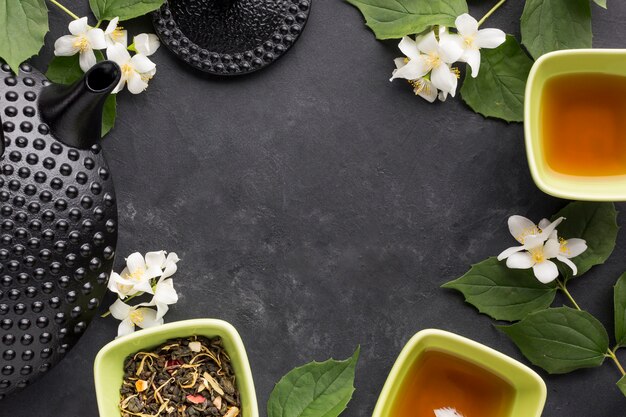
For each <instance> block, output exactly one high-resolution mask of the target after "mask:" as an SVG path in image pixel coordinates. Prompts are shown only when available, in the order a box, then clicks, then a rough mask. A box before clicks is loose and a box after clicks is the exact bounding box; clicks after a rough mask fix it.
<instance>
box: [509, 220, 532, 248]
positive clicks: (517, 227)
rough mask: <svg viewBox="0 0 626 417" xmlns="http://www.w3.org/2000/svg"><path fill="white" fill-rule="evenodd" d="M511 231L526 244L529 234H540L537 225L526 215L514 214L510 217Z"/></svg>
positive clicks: (516, 238)
mask: <svg viewBox="0 0 626 417" xmlns="http://www.w3.org/2000/svg"><path fill="white" fill-rule="evenodd" d="M508 223H509V232H511V235H512V236H513V237H514V238H515V240H517V241H518V242H519V243H521V244H524V241H525V239H526V237H527V236H529V235H534V234H538V233H539V230H537V226H536V225H535V223H533V222H532V221H530V220H528V219H527V218H526V217H524V216H518V215H514V216H511V217H509V220H508Z"/></svg>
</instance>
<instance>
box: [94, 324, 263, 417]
mask: <svg viewBox="0 0 626 417" xmlns="http://www.w3.org/2000/svg"><path fill="white" fill-rule="evenodd" d="M94 380H95V385H96V397H97V400H98V411H99V413H100V417H130V416H141V415H164V416H166V415H179V414H180V413H181V412H182V415H193V416H197V417H202V416H211V417H259V410H258V405H257V399H256V392H255V389H254V381H253V379H252V372H251V370H250V364H249V362H248V356H247V354H246V350H245V348H244V345H243V341H242V340H241V337H240V336H239V333H237V330H236V329H235V328H234V327H233V326H232V325H230V324H229V323H227V322H225V321H222V320H216V319H194V320H185V321H179V322H173V323H168V324H164V325H162V326H158V327H152V328H148V329H144V330H140V331H137V332H135V333H132V334H130V335H127V336H123V337H120V338H118V339H116V340H114V341H112V342H110V343H109V344H107V345H106V346H104V347H103V348H102V349H101V350H100V352H98V355H97V356H96V359H95V362H94Z"/></svg>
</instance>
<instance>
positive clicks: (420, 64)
mask: <svg viewBox="0 0 626 417" xmlns="http://www.w3.org/2000/svg"><path fill="white" fill-rule="evenodd" d="M429 70H430V68H428V66H427V64H426V61H425V60H424V59H422V58H420V59H412V60H410V61H409V62H408V64H406V65H405V66H403V67H402V68H399V69H397V70H395V71H394V72H393V75H392V77H391V80H395V79H396V78H404V79H406V80H417V79H418V78H421V77H423V76H424V75H426V73H427V72H428V71H429ZM391 80H390V81H391Z"/></svg>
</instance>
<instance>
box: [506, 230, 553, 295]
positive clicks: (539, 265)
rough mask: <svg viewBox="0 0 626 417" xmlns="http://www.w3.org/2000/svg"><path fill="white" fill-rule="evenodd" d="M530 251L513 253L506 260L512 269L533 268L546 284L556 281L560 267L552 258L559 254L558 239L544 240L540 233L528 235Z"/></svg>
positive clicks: (537, 276)
mask: <svg viewBox="0 0 626 417" xmlns="http://www.w3.org/2000/svg"><path fill="white" fill-rule="evenodd" d="M544 242H545V243H544ZM525 245H526V246H527V247H528V251H525V252H517V253H513V254H512V255H511V256H509V257H508V258H507V260H506V266H508V267H509V268H512V269H528V268H532V269H533V273H534V274H535V278H537V279H538V280H539V281H540V282H542V283H544V284H548V283H550V282H552V281H554V280H555V279H556V278H557V277H558V276H559V269H558V268H557V266H556V264H555V263H554V262H552V261H551V260H550V259H553V258H556V257H557V255H558V254H559V250H560V244H559V241H558V240H556V239H548V240H545V241H544V240H543V237H541V236H540V235H533V236H528V237H527V238H526V244H525Z"/></svg>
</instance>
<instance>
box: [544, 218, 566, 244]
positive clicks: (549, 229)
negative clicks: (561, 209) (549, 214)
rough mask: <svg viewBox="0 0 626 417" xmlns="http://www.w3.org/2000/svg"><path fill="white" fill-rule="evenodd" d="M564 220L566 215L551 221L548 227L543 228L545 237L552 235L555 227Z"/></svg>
mask: <svg viewBox="0 0 626 417" xmlns="http://www.w3.org/2000/svg"><path fill="white" fill-rule="evenodd" d="M563 220H565V217H559V218H558V219H556V220H555V221H553V222H552V223H550V224H549V225H548V226H547V227H545V228H542V229H541V235H542V236H543V237H544V239H548V237H550V235H551V234H552V232H553V231H554V229H556V228H557V226H558V225H559V224H561V222H562V221H563Z"/></svg>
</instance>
